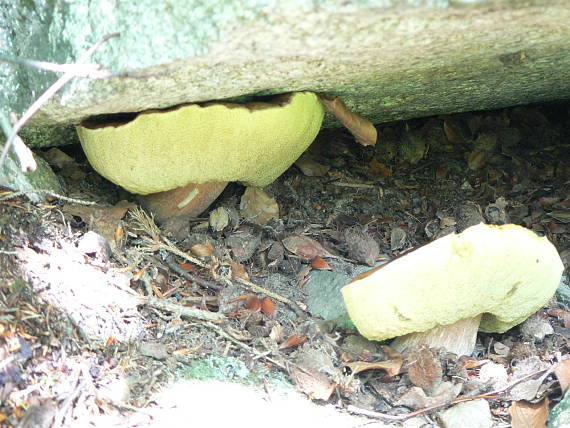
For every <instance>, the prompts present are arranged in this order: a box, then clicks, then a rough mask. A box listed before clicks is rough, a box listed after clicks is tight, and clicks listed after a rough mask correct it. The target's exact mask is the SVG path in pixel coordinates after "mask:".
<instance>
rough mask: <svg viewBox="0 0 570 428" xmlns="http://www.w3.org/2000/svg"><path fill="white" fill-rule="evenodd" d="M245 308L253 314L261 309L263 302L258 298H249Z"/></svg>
mask: <svg viewBox="0 0 570 428" xmlns="http://www.w3.org/2000/svg"><path fill="white" fill-rule="evenodd" d="M245 307H246V308H247V309H248V310H250V311H251V312H257V311H259V310H260V309H261V300H259V297H257V296H249V297H248V298H247V300H246V301H245Z"/></svg>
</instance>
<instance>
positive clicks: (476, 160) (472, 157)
mask: <svg viewBox="0 0 570 428" xmlns="http://www.w3.org/2000/svg"><path fill="white" fill-rule="evenodd" d="M488 157H489V153H487V152H482V151H474V152H471V153H469V155H468V156H467V166H468V167H469V169H471V170H473V171H476V170H478V169H481V168H482V167H483V166H484V165H485V163H486V162H487V158H488Z"/></svg>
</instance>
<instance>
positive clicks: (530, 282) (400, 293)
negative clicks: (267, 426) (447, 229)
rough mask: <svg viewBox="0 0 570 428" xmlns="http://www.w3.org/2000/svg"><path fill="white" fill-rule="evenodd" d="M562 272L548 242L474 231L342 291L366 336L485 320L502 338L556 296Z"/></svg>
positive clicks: (510, 228)
mask: <svg viewBox="0 0 570 428" xmlns="http://www.w3.org/2000/svg"><path fill="white" fill-rule="evenodd" d="M563 269H564V267H563V265H562V261H561V260H560V256H559V255H558V252H557V251H556V248H555V247H554V246H553V245H552V244H551V243H550V242H549V241H548V239H547V238H541V237H539V236H537V235H536V234H535V233H533V232H532V231H530V230H528V229H525V228H523V227H521V226H516V225H504V226H490V225H483V224H480V225H477V226H472V227H470V228H468V229H466V230H465V231H464V232H462V233H460V234H451V235H447V236H445V237H443V238H440V239H437V240H436V241H433V242H431V243H429V244H427V245H425V246H423V247H420V248H418V249H417V250H415V251H412V252H410V253H408V254H406V255H404V256H402V257H400V258H398V259H395V260H394V261H392V262H391V263H388V264H386V265H384V266H381V267H380V268H376V269H373V270H372V271H369V272H365V273H364V274H361V275H359V276H357V277H356V278H354V279H353V280H352V281H351V282H350V283H348V284H347V285H346V286H345V287H343V288H342V290H341V291H342V295H343V297H344V302H345V305H346V308H347V310H348V314H349V316H350V318H351V319H352V321H353V322H354V324H355V325H356V327H357V328H358V331H359V332H360V333H361V334H362V335H363V336H365V337H367V338H369V339H375V340H384V339H389V338H392V337H396V336H402V335H405V334H408V333H413V332H423V331H427V330H430V329H431V328H433V327H435V326H438V325H449V324H453V323H455V322H456V321H458V320H461V319H465V318H471V317H475V316H477V315H479V314H483V316H482V318H481V324H480V326H479V330H480V331H483V332H498V333H502V332H504V331H506V330H508V329H510V328H511V327H513V326H515V325H517V324H519V323H521V322H522V321H524V320H525V319H526V318H527V317H528V316H529V315H531V314H533V313H534V312H536V311H537V310H538V309H540V308H541V307H542V306H544V305H545V304H546V303H547V302H548V300H549V299H550V298H551V297H552V296H553V295H554V293H555V292H556V289H557V288H558V285H559V284H560V279H561V276H562V271H563Z"/></svg>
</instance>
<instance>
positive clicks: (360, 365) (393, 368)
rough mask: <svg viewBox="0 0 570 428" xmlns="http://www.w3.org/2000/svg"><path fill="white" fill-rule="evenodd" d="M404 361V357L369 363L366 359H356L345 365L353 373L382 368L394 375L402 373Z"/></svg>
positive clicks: (389, 374)
mask: <svg viewBox="0 0 570 428" xmlns="http://www.w3.org/2000/svg"><path fill="white" fill-rule="evenodd" d="M403 362H404V361H403V360H402V359H396V360H388V361H377V362H373V363H368V362H366V361H354V362H352V363H346V364H345V366H346V367H348V368H349V369H350V370H351V371H352V374H353V375H355V374H358V373H360V372H363V371H365V370H375V369H382V370H385V371H386V373H387V374H388V376H391V377H393V376H396V375H398V374H400V370H401V369H402V364H403Z"/></svg>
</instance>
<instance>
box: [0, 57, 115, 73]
mask: <svg viewBox="0 0 570 428" xmlns="http://www.w3.org/2000/svg"><path fill="white" fill-rule="evenodd" d="M0 61H3V62H9V63H11V64H17V65H25V66H26V67H31V68H36V69H38V70H44V71H51V72H52V73H67V74H71V75H73V77H85V78H87V79H104V78H106V77H112V76H113V73H111V72H109V71H101V70H102V67H101V66H100V65H98V64H79V63H76V64H58V63H55V62H47V61H37V60H35V59H28V58H19V57H17V56H11V55H5V54H0Z"/></svg>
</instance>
